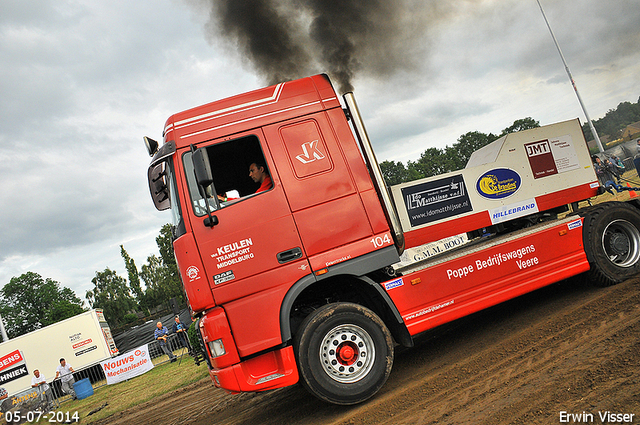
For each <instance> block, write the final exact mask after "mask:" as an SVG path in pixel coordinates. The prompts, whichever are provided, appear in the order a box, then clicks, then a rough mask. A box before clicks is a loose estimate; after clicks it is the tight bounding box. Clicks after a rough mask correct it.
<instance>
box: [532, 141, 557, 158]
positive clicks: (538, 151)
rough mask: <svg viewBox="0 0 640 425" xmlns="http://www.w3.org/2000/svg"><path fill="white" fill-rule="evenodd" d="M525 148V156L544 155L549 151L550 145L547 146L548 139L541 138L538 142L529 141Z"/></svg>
mask: <svg viewBox="0 0 640 425" xmlns="http://www.w3.org/2000/svg"><path fill="white" fill-rule="evenodd" d="M526 148H527V156H528V157H529V158H531V157H532V156H538V155H544V154H546V153H551V146H549V141H548V140H543V141H542V142H538V143H531V144H529V145H526Z"/></svg>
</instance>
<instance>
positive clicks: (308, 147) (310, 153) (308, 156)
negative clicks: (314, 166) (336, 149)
mask: <svg viewBox="0 0 640 425" xmlns="http://www.w3.org/2000/svg"><path fill="white" fill-rule="evenodd" d="M301 148H302V153H301V154H300V155H298V156H296V159H297V160H298V161H300V162H302V163H303V164H308V163H310V162H313V161H315V160H316V159H324V154H323V153H322V152H320V151H319V150H318V141H317V140H314V141H313V142H305V143H303V144H302V145H301Z"/></svg>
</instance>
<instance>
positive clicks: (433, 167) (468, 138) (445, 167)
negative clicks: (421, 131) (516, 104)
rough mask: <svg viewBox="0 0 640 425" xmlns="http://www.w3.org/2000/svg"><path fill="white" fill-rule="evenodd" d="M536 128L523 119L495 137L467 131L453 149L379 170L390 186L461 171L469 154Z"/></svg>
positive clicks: (383, 165)
mask: <svg viewBox="0 0 640 425" xmlns="http://www.w3.org/2000/svg"><path fill="white" fill-rule="evenodd" d="M535 127H540V122H539V121H536V120H534V119H533V118H531V117H526V118H522V119H519V120H515V121H514V122H513V124H511V125H510V126H509V127H507V128H505V129H504V130H502V132H501V133H500V134H498V135H496V134H493V133H489V134H485V133H481V132H479V131H470V132H468V133H465V134H463V135H462V136H460V137H458V140H457V141H456V143H454V144H453V145H452V146H445V147H444V149H439V148H429V149H427V150H426V151H424V152H423V153H422V154H421V155H420V158H419V159H418V160H417V161H408V162H407V165H406V166H405V165H404V164H403V163H402V162H400V161H397V162H396V161H383V162H381V163H380V170H381V171H382V175H383V176H384V179H385V181H386V183H387V184H388V185H390V186H393V185H396V184H400V183H405V182H408V181H412V180H417V179H422V178H425V177H432V176H437V175H438V174H444V173H449V172H451V171H456V170H461V169H463V168H464V167H465V166H466V165H467V162H468V161H469V158H470V157H471V154H472V153H473V152H475V151H477V150H478V149H480V148H481V147H483V146H486V145H488V144H489V143H491V142H493V141H495V140H497V139H499V138H500V137H502V136H504V135H506V134H509V133H513V132H516V131H522V130H528V129H530V128H535Z"/></svg>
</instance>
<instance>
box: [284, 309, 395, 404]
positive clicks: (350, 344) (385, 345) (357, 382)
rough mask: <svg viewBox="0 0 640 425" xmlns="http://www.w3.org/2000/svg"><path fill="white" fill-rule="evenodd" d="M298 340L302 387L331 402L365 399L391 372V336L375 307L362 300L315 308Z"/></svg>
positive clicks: (340, 402)
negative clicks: (362, 302)
mask: <svg viewBox="0 0 640 425" xmlns="http://www.w3.org/2000/svg"><path fill="white" fill-rule="evenodd" d="M294 344H295V345H294V348H295V351H296V360H297V362H298V371H299V373H300V378H301V382H302V385H303V386H304V387H305V388H306V389H307V390H308V391H309V392H311V394H313V395H315V396H316V397H318V398H320V399H321V400H325V401H328V402H330V403H334V404H342V405H350V404H357V403H360V402H363V401H365V400H367V399H368V398H370V397H372V396H373V395H374V394H375V393H376V392H378V390H379V389H380V388H381V387H382V385H383V384H384V383H385V382H386V380H387V378H388V377H389V373H391V366H392V365H393V354H394V353H393V339H392V338H391V334H390V333H389V330H388V329H387V327H386V326H385V324H384V322H383V321H382V320H381V319H380V318H379V317H378V316H377V315H376V314H375V313H374V312H373V311H371V310H369V309H368V308H365V307H363V306H361V305H358V304H352V303H334V304H328V305H326V306H323V307H321V308H319V309H317V310H316V311H314V312H313V313H311V314H310V315H309V316H308V317H307V318H306V319H305V320H304V322H303V323H302V325H301V326H300V330H299V332H297V335H296V338H295V341H294Z"/></svg>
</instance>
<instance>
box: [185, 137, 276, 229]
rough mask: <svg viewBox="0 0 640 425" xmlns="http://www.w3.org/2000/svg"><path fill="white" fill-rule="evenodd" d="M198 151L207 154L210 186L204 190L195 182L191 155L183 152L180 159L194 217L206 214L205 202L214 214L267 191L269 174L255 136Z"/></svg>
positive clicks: (217, 144) (269, 180)
mask: <svg viewBox="0 0 640 425" xmlns="http://www.w3.org/2000/svg"><path fill="white" fill-rule="evenodd" d="M199 149H206V150H207V156H208V159H209V162H210V167H211V173H212V174H213V184H211V185H210V186H208V187H206V188H204V190H202V188H199V187H198V184H197V182H196V178H195V173H194V168H193V161H192V153H191V152H186V153H185V154H184V155H183V157H182V163H183V165H184V170H185V175H186V178H187V184H188V186H189V196H190V197H191V205H192V207H193V212H194V214H195V215H196V216H198V217H201V216H204V215H206V214H207V209H206V205H205V202H208V203H209V209H210V210H211V211H215V210H217V209H219V208H224V207H227V206H229V205H232V204H235V203H236V202H239V201H241V200H243V199H245V198H248V197H249V196H251V195H254V194H255V193H257V192H262V191H266V190H269V189H270V188H271V186H270V182H271V178H270V177H269V176H270V174H269V170H268V167H267V165H266V163H265V159H264V154H263V152H262V149H261V147H260V142H259V140H258V138H257V137H256V136H254V135H250V136H246V137H241V138H238V139H235V140H230V141H226V142H221V143H215V144H211V145H205V146H200V147H199ZM265 180H266V182H265ZM203 192H204V193H203ZM203 195H205V196H203Z"/></svg>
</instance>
